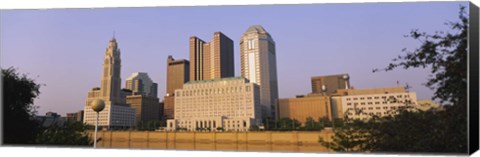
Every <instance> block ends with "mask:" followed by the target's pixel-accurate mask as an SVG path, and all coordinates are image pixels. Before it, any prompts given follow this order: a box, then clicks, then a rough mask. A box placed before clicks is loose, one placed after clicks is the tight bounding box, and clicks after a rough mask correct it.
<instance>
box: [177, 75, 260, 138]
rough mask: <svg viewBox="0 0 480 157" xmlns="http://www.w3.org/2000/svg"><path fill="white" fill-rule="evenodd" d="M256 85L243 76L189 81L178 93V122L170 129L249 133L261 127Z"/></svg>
mask: <svg viewBox="0 0 480 157" xmlns="http://www.w3.org/2000/svg"><path fill="white" fill-rule="evenodd" d="M259 94H260V93H259V87H258V85H257V84H254V83H249V82H248V80H247V79H245V78H242V77H232V78H222V79H214V80H200V81H190V82H188V83H186V84H185V85H184V86H183V89H177V90H175V119H173V120H168V121H167V130H170V131H172V130H180V129H184V130H189V131H198V130H211V131H215V130H216V129H217V128H222V129H223V130H226V131H248V130H249V129H250V127H252V126H254V125H257V126H258V125H262V123H261V109H260V107H261V106H260V95H259Z"/></svg>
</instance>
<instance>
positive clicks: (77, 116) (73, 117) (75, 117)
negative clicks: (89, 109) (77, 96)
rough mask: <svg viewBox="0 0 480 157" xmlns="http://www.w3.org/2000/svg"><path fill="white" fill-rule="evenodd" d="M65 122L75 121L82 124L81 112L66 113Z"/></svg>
mask: <svg viewBox="0 0 480 157" xmlns="http://www.w3.org/2000/svg"><path fill="white" fill-rule="evenodd" d="M66 119H67V121H77V122H82V123H83V110H80V111H78V112H75V113H67V118H66Z"/></svg>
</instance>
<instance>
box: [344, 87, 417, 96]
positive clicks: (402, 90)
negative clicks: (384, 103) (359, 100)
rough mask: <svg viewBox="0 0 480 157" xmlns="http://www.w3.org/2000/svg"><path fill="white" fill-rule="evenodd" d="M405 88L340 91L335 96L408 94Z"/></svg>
mask: <svg viewBox="0 0 480 157" xmlns="http://www.w3.org/2000/svg"><path fill="white" fill-rule="evenodd" d="M406 92H408V91H407V90H406V89H405V87H386V88H367V89H338V90H337V92H336V93H335V94H339V95H368V94H387V93H406Z"/></svg>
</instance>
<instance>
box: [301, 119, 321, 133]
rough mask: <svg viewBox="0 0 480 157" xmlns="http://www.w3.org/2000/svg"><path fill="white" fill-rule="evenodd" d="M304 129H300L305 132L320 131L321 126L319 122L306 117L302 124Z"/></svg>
mask: <svg viewBox="0 0 480 157" xmlns="http://www.w3.org/2000/svg"><path fill="white" fill-rule="evenodd" d="M304 126H305V127H303V128H302V129H303V130H306V131H318V130H322V129H323V127H322V126H321V124H320V123H319V122H316V121H315V120H313V118H312V117H308V118H307V120H306V121H305V124H304Z"/></svg>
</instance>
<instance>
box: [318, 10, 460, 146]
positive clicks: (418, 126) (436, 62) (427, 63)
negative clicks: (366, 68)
mask: <svg viewBox="0 0 480 157" xmlns="http://www.w3.org/2000/svg"><path fill="white" fill-rule="evenodd" d="M467 17H468V16H467V15H466V13H465V7H461V8H460V15H459V18H460V22H448V23H446V25H448V26H450V28H451V29H452V30H453V33H452V32H442V31H438V32H435V34H433V35H430V34H427V33H424V32H419V31H418V30H413V31H411V33H410V35H408V36H407V37H411V38H413V39H416V40H419V41H420V42H421V46H420V47H419V48H417V49H415V50H414V51H407V50H406V49H404V50H403V51H404V52H406V55H405V56H398V58H396V59H394V60H393V61H394V62H396V63H391V64H390V65H389V66H388V67H387V68H385V69H383V70H385V71H390V70H393V69H395V68H397V67H402V68H405V69H409V68H419V67H420V68H426V67H431V68H432V69H431V76H432V77H431V78H428V81H427V83H426V84H425V85H426V86H427V87H429V88H431V89H432V90H434V91H435V93H434V98H435V99H439V100H440V101H441V102H442V103H443V104H444V105H448V106H446V107H445V108H446V109H445V110H440V111H435V110H429V111H416V110H409V109H398V110H397V112H398V114H397V115H395V116H386V117H376V116H372V117H371V118H370V120H368V121H353V122H352V120H350V119H348V117H347V119H346V123H345V126H344V127H339V128H337V129H336V130H334V131H335V135H334V136H333V140H332V141H325V140H324V139H320V140H319V142H320V143H321V144H322V145H324V146H326V147H327V148H330V149H333V150H335V151H366V152H422V153H432V152H436V153H467V148H468V147H467V137H468V136H467V115H466V114H467V111H466V106H467V94H466V92H467V82H466V81H467V33H468V32H467V31H468V18H467ZM375 71H377V70H374V72H375Z"/></svg>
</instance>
